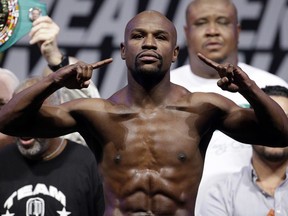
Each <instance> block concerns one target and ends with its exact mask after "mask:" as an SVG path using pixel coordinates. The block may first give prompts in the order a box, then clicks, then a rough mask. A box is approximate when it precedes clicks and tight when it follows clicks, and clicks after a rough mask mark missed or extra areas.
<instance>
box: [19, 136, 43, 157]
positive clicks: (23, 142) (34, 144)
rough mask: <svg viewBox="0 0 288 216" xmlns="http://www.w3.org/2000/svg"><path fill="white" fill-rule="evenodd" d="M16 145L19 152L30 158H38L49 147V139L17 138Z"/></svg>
mask: <svg viewBox="0 0 288 216" xmlns="http://www.w3.org/2000/svg"><path fill="white" fill-rule="evenodd" d="M17 146H18V149H19V151H20V153H21V154H22V155H23V156H24V157H27V158H30V159H39V158H41V157H42V155H43V153H44V152H45V151H46V150H47V149H48V147H49V139H43V138H37V139H34V138H28V137H21V138H17Z"/></svg>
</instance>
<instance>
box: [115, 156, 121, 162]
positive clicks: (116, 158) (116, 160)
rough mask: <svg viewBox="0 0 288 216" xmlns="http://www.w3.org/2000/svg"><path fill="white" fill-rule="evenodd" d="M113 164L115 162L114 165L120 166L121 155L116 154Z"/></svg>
mask: <svg viewBox="0 0 288 216" xmlns="http://www.w3.org/2000/svg"><path fill="white" fill-rule="evenodd" d="M114 162H115V164H120V162H121V155H120V154H117V155H116V156H115V157H114Z"/></svg>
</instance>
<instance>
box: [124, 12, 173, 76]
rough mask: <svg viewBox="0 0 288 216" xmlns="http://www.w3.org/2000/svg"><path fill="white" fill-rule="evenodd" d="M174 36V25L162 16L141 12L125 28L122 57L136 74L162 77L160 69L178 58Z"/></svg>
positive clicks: (164, 70) (162, 69) (166, 68)
mask: <svg viewBox="0 0 288 216" xmlns="http://www.w3.org/2000/svg"><path fill="white" fill-rule="evenodd" d="M176 37H177V35H176V31H175V29H174V26H173V24H172V23H171V22H170V21H168V20H167V19H166V18H165V17H163V16H162V15H160V14H158V13H155V12H150V13H149V12H144V13H141V14H140V15H137V16H136V17H135V18H133V20H132V21H130V22H129V24H128V25H127V27H126V31H125V42H124V43H122V44H121V56H122V58H123V59H125V60H126V65H127V67H128V69H129V70H130V71H132V72H133V73H134V72H135V73H136V76H138V75H141V74H142V75H143V74H146V75H148V76H151V74H152V75H154V76H155V75H156V76H157V74H158V75H159V74H160V76H162V75H163V74H162V73H161V72H167V71H169V69H170V66H171V63H172V62H174V61H175V60H176V58H177V55H178V47H176V40H177V39H176ZM137 73H138V75H137ZM161 74H162V75H161Z"/></svg>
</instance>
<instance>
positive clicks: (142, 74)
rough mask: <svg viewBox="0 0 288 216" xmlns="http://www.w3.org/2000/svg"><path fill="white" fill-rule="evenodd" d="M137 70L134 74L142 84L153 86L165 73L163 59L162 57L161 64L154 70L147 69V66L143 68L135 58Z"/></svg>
mask: <svg viewBox="0 0 288 216" xmlns="http://www.w3.org/2000/svg"><path fill="white" fill-rule="evenodd" d="M134 66H135V67H134V68H135V71H134V73H133V74H132V75H133V78H134V79H135V80H136V81H137V82H138V83H139V84H140V85H145V86H147V84H149V86H150V85H151V86H153V85H154V84H155V83H158V82H159V81H160V80H161V79H163V77H164V76H165V74H164V73H163V72H162V66H163V60H162V58H161V59H160V64H159V65H158V67H157V68H154V69H153V70H147V69H145V68H142V67H141V66H139V64H138V63H137V58H136V60H135V65H134Z"/></svg>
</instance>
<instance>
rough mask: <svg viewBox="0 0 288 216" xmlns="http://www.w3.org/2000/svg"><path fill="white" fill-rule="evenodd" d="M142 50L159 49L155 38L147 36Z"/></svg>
mask: <svg viewBox="0 0 288 216" xmlns="http://www.w3.org/2000/svg"><path fill="white" fill-rule="evenodd" d="M142 48H146V49H147V48H148V49H157V43H156V40H155V38H154V37H153V36H152V35H147V37H146V38H145V40H144V41H143V45H142Z"/></svg>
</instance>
